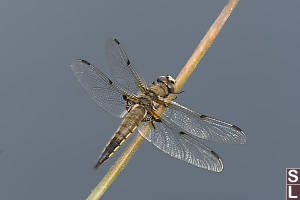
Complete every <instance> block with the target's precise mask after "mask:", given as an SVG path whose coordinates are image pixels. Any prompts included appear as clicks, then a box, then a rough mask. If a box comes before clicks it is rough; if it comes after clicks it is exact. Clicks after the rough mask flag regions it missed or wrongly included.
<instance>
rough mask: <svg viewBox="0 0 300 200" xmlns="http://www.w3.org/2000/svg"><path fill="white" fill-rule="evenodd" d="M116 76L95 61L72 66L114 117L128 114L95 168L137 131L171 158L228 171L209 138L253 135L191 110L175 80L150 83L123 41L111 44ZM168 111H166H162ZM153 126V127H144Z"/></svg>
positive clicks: (240, 139)
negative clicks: (172, 97) (183, 102)
mask: <svg viewBox="0 0 300 200" xmlns="http://www.w3.org/2000/svg"><path fill="white" fill-rule="evenodd" d="M106 56H107V60H108V64H109V69H110V75H111V77H112V79H110V78H109V77H108V76H107V75H106V74H104V73H103V72H102V71H100V69H99V68H97V67H95V66H94V65H92V64H91V63H90V62H88V61H86V60H83V59H78V60H75V61H73V63H72V64H71V65H70V66H71V70H72V71H73V74H74V76H75V77H76V78H77V80H78V81H79V83H80V84H81V86H82V87H83V88H84V89H85V91H86V92H87V93H88V95H89V96H90V97H91V98H92V99H93V100H94V101H95V102H96V104H97V105H99V106H100V107H102V108H103V109H104V110H105V111H107V112H108V113H110V114H112V115H113V116H116V117H119V118H123V121H122V122H121V124H120V126H119V128H118V129H117V130H116V131H115V133H114V135H113V136H112V138H111V139H110V140H109V142H108V143H107V145H106V147H105V148H104V150H103V151H102V153H101V155H100V157H99V159H98V161H97V163H96V164H95V166H94V167H95V168H96V169H97V168H98V167H99V166H100V165H101V164H102V163H103V162H104V161H105V160H107V159H108V158H110V157H111V156H112V155H113V154H114V152H115V151H116V150H117V149H118V148H119V147H120V146H121V145H122V143H123V142H124V141H125V140H126V139H127V138H128V136H129V135H130V134H131V133H133V132H134V131H135V130H136V129H137V130H138V134H141V135H142V136H143V137H144V138H145V139H146V140H148V141H149V142H150V143H152V144H153V145H154V146H156V147H157V148H159V149H160V150H162V151H163V152H165V153H167V154H169V155H170V156H172V157H174V158H177V159H179V160H183V161H185V162H187V163H189V164H192V165H195V166H197V167H200V168H205V169H208V170H211V171H215V172H221V171H222V170H223V163H222V160H221V158H220V157H219V156H218V154H217V153H216V152H215V151H213V150H211V149H210V148H209V147H207V146H206V145H205V144H204V142H205V141H206V140H207V141H213V142H219V143H229V144H244V143H246V140H247V137H246V135H245V133H244V132H243V131H242V130H241V129H240V128H239V127H238V126H235V125H232V124H230V123H227V122H224V121H221V120H217V119H214V118H212V117H209V116H207V115H204V114H200V113H198V112H196V111H194V110H191V109H189V108H187V107H185V106H183V105H181V104H179V103H177V102H175V101H166V99H167V98H168V97H169V95H177V94H178V93H176V92H175V91H176V90H175V80H174V79H173V78H172V77H171V76H169V75H168V76H160V77H158V78H157V80H156V81H153V82H152V83H151V84H149V85H147V84H146V82H145V80H144V79H143V78H142V77H141V76H140V75H139V73H137V71H136V69H135V68H134V67H133V65H132V63H131V62H130V60H129V58H128V56H127V55H126V53H125V51H124V49H123V48H121V46H120V42H119V40H118V39H116V38H111V39H109V40H108V41H107V42H106ZM160 109H163V110H164V111H163V112H162V113H161V114H160V113H159V110H160ZM144 127H149V129H150V130H149V131H148V132H145V131H143V128H144Z"/></svg>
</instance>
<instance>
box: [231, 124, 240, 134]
mask: <svg viewBox="0 0 300 200" xmlns="http://www.w3.org/2000/svg"><path fill="white" fill-rule="evenodd" d="M231 127H232V128H234V129H235V130H237V131H240V132H243V131H242V129H240V128H239V127H237V126H236V125H231Z"/></svg>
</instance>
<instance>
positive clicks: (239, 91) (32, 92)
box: [0, 0, 300, 200]
mask: <svg viewBox="0 0 300 200" xmlns="http://www.w3.org/2000/svg"><path fill="white" fill-rule="evenodd" d="M226 3H227V1H226V0H224V1H219V0H218V1H211V0H202V1H178V0H177V1H175V0H173V1H158V0H152V1H137V0H135V1H121V0H119V1H74V0H72V1H71V0H66V1H57V0H53V1H37V0H27V1H20V0H19V1H9V0H2V1H1V2H0V44H1V45H0V58H1V67H0V94H1V104H0V110H1V112H0V127H1V134H0V149H1V150H4V152H3V153H2V155H0V199H3V200H4V199H41V198H42V199H44V200H47V199H49V200H53V199H84V198H85V197H86V196H87V195H88V194H89V192H90V190H92V189H93V188H94V186H95V185H96V184H97V183H98V182H99V180H100V179H101V178H102V177H103V175H104V174H105V172H106V171H107V170H108V169H109V167H110V166H111V165H112V164H113V163H114V161H115V160H116V159H117V157H118V156H119V155H120V153H121V151H122V150H124V147H125V146H126V145H127V144H128V142H126V143H124V144H125V145H123V147H121V148H120V149H119V150H118V152H117V153H116V154H115V155H114V156H113V157H112V158H111V159H110V160H109V161H107V162H106V163H105V164H104V165H103V166H102V167H101V168H100V169H99V170H98V171H95V170H93V168H92V166H93V164H94V163H95V162H96V160H97V158H98V155H99V154H100V152H101V151H102V149H103V148H104V146H105V145H106V143H107V141H108V140H109V139H110V137H111V136H112V134H113V132H114V131H115V129H116V128H117V127H118V125H119V123H120V119H117V118H114V117H112V116H110V115H108V114H107V113H106V112H104V111H103V110H101V109H100V108H98V107H97V105H96V104H95V103H94V102H93V101H92V100H91V99H90V98H89V97H87V95H86V94H85V92H84V91H83V89H82V88H81V87H80V85H79V84H78V83H77V81H76V80H75V78H74V77H73V75H72V74H71V71H70V69H69V67H68V66H69V64H70V63H71V62H72V60H74V59H76V58H85V59H87V60H89V61H90V62H92V63H94V64H95V65H97V66H99V67H100V68H101V70H103V71H104V72H107V71H108V69H107V66H106V60H105V56H104V45H105V40H106V39H108V38H109V37H112V36H115V37H118V39H119V40H120V41H121V43H122V45H123V47H124V48H125V50H126V52H127V54H128V55H129V57H130V58H131V60H132V61H133V63H134V65H135V66H136V68H137V69H138V71H139V72H140V73H141V74H142V75H143V76H144V77H145V79H146V80H148V81H149V82H150V81H152V80H155V79H156V78H157V77H158V76H159V75H164V74H171V75H173V76H174V77H176V75H177V74H178V72H179V71H180V69H181V68H182V66H183V65H184V64H185V62H186V61H187V59H188V58H189V56H190V55H191V53H192V52H193V50H194V48H195V47H196V45H197V44H198V42H199V41H200V39H201V38H202V37H203V35H204V34H205V33H206V31H207V30H208V28H209V26H210V25H211V23H212V22H213V21H214V19H215V18H216V17H217V15H218V14H219V12H220V11H221V9H222V8H223V6H224V5H225V4H226ZM299 6H300V2H299V1H279V0H273V1H258V0H253V1H243V0H241V1H240V3H239V5H238V6H237V8H236V10H234V12H233V14H232V16H231V17H230V18H229V20H228V21H227V23H226V24H225V26H224V28H223V29H222V31H221V33H220V35H219V36H218V38H217V39H216V40H215V42H214V43H213V45H212V47H211V48H210V49H209V51H208V52H207V54H206V55H205V57H204V59H203V60H202V61H201V63H200V64H199V66H198V68H197V69H196V70H195V72H194V73H193V74H192V76H191V78H190V79H189V80H188V82H187V83H186V85H185V86H184V88H183V90H184V91H185V92H184V93H183V94H181V95H179V97H178V101H180V102H181V103H183V104H184V105H188V106H189V107H191V108H192V109H195V110H197V111H199V112H201V113H204V114H207V115H211V116H214V117H216V118H219V119H222V120H225V121H228V122H231V123H234V124H236V125H238V126H240V127H241V128H242V129H244V130H245V132H246V134H247V135H248V143H247V144H246V145H222V144H214V143H208V145H209V146H210V147H211V148H213V149H214V150H215V151H216V152H218V153H219V155H220V156H221V157H222V159H223V162H224V171H223V172H222V173H220V174H217V173H213V172H209V171H207V170H204V169H199V168H196V167H193V166H190V165H188V164H186V163H184V162H182V161H178V160H176V159H173V158H171V157H169V156H168V155H166V154H164V153H162V152H161V151H159V150H158V149H156V148H155V147H153V146H152V145H151V144H149V143H147V142H146V141H145V142H144V143H143V144H142V146H141V148H140V149H139V150H138V152H137V153H136V155H135V156H134V158H133V159H132V160H131V161H130V162H129V164H128V165H127V167H126V169H125V170H124V171H123V172H122V174H121V175H120V176H119V177H118V178H117V179H116V181H115V182H114V183H113V184H112V186H111V187H110V188H109V189H108V191H107V192H106V193H105V195H104V199H117V198H125V199H141V198H142V199H144V200H148V199H149V200H150V199H154V198H155V199H172V200H175V199H183V198H185V199H228V200H235V199H244V200H246V199H283V198H284V196H285V168H286V167H300V160H299V146H298V144H299V141H300V135H299V129H298V125H299V111H300V109H299V102H300V93H299V84H300V79H299V74H300V69H299V63H300V62H299V50H300V42H299V41H300V40H299V35H300V26H299V22H300V15H299ZM130 139H132V136H131V138H130ZM130 139H129V140H130Z"/></svg>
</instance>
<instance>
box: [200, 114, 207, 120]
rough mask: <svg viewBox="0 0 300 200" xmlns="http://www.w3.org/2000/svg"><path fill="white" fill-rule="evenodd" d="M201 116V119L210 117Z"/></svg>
mask: <svg viewBox="0 0 300 200" xmlns="http://www.w3.org/2000/svg"><path fill="white" fill-rule="evenodd" d="M200 118H201V119H205V118H208V116H206V115H200Z"/></svg>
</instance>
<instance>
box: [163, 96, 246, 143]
mask: <svg viewBox="0 0 300 200" xmlns="http://www.w3.org/2000/svg"><path fill="white" fill-rule="evenodd" d="M161 117H162V118H163V119H167V120H168V121H170V123H172V124H173V125H175V124H176V125H177V126H179V127H180V128H182V129H183V130H184V132H187V133H189V134H191V135H193V136H196V137H199V138H201V139H205V140H211V141H214V142H219V143H231V144H244V143H246V140H247V137H246V135H245V133H244V132H243V131H242V130H241V129H240V128H239V127H237V126H235V125H232V124H229V123H227V122H224V121H220V120H217V119H214V118H211V117H208V116H206V115H202V114H199V113H197V112H195V111H193V110H190V109H188V108H186V107H184V106H182V105H180V104H178V103H176V102H171V103H170V104H169V105H168V107H167V108H166V109H165V111H164V112H163V114H162V116H161Z"/></svg>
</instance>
